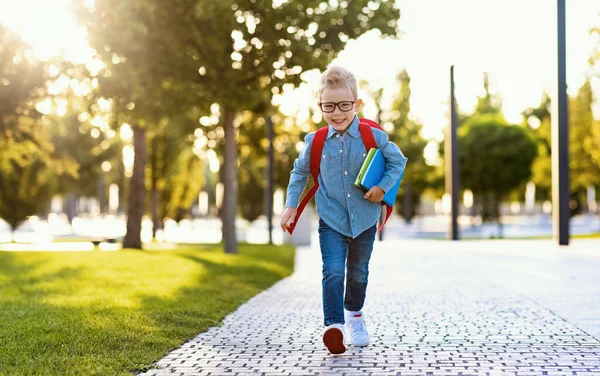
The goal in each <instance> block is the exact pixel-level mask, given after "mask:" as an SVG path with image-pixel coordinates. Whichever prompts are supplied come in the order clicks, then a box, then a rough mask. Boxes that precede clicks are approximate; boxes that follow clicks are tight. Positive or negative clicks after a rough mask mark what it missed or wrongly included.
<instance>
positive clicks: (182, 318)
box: [0, 244, 294, 375]
mask: <svg viewBox="0 0 600 376" xmlns="http://www.w3.org/2000/svg"><path fill="white" fill-rule="evenodd" d="M293 258H294V251H293V248H291V247H289V246H263V245H247V244H243V245H240V247H239V254H238V255H226V254H224V253H223V251H222V250H221V248H220V246H219V245H210V246H209V245H206V246H197V245H182V246H179V247H178V248H177V249H175V250H167V251H135V250H123V251H118V252H14V253H11V252H0V374H3V375H4V374H6V375H20V374H26V375H130V374H131V373H137V372H139V371H142V370H145V369H147V368H148V367H150V366H151V365H152V363H153V362H155V361H157V360H159V359H161V358H162V357H163V356H165V355H166V354H167V353H168V352H169V351H171V350H173V349H175V348H177V347H179V346H180V345H181V344H182V343H184V342H185V341H186V340H189V339H191V338H193V337H194V336H195V335H196V334H198V333H200V332H203V331H205V330H206V329H207V328H208V327H210V326H214V325H219V323H220V322H221V320H222V319H223V317H224V316H225V315H226V314H228V313H230V312H232V311H234V310H235V308H237V307H238V306H239V305H240V304H242V303H243V302H245V301H247V300H248V299H249V298H251V297H252V296H254V295H255V294H257V293H258V292H260V291H261V290H264V289H265V288H267V287H269V286H271V285H272V284H274V283H275V282H276V281H278V280H279V279H281V278H283V277H286V276H288V275H290V274H291V272H292V269H293Z"/></svg>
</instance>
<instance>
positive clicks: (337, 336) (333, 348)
mask: <svg viewBox="0 0 600 376" xmlns="http://www.w3.org/2000/svg"><path fill="white" fill-rule="evenodd" d="M323 343H324V344H325V347H327V350H329V352H330V353H332V354H343V353H344V352H346V333H345V331H344V325H342V324H332V325H329V326H327V327H326V328H325V332H324V333H323Z"/></svg>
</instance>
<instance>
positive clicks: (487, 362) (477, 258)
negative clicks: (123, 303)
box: [144, 240, 600, 376]
mask: <svg viewBox="0 0 600 376" xmlns="http://www.w3.org/2000/svg"><path fill="white" fill-rule="evenodd" d="M596 252H597V254H596ZM599 270H600V241H580V242H577V241H576V242H573V245H572V246H571V247H569V248H566V249H564V248H560V249H559V248H557V247H556V246H554V243H552V242H550V241H502V242H499V241H463V242H454V243H452V242H444V241H423V240H421V241H419V240H409V241H385V242H382V243H376V248H375V251H374V254H373V257H372V262H371V275H370V277H369V279H370V282H369V290H368V293H367V302H366V305H365V308H364V312H365V317H366V321H367V326H368V328H369V331H370V333H371V345H370V346H369V347H366V348H354V347H349V349H348V351H347V352H346V353H345V354H342V355H339V356H332V355H329V354H328V353H327V351H326V349H325V348H324V346H323V344H322V343H321V333H322V312H321V298H320V296H321V290H320V289H321V285H320V273H321V265H320V254H319V251H318V248H315V247H313V248H300V249H298V251H297V258H296V270H295V273H294V274H293V275H292V276H291V277H289V278H287V279H285V280H283V281H280V282H279V283H277V284H276V285H274V286H273V287H272V288H270V289H268V290H266V291H264V292H262V293H260V294H258V295H257V296H255V297H254V298H252V299H251V300H250V301H248V302H247V303H246V304H244V305H242V306H241V307H240V308H239V309H238V310H237V311H235V312H234V313H232V314H230V315H229V316H227V317H226V318H225V320H224V323H223V325H222V326H220V327H213V328H210V329H209V330H208V331H207V332H205V333H201V334H199V335H198V336H197V337H196V338H194V339H193V340H191V341H189V342H187V343H185V344H184V345H183V346H182V347H181V348H179V349H177V350H175V351H173V352H171V353H170V354H168V355H167V356H166V357H165V358H164V359H162V360H160V361H159V362H158V363H157V364H155V367H156V368H153V369H151V370H149V371H147V372H146V373H144V375H148V376H150V375H425V376H427V375H600V341H599V340H598V339H599V338H600V318H599V317H600V314H599V313H600V303H599V302H600V273H598V271H599Z"/></svg>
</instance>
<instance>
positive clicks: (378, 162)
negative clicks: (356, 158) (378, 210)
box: [354, 148, 404, 206]
mask: <svg viewBox="0 0 600 376" xmlns="http://www.w3.org/2000/svg"><path fill="white" fill-rule="evenodd" d="M384 173H385V157H384V156H383V153H382V152H381V150H379V149H375V148H371V149H369V152H368V153H367V156H366V157H365V160H364V162H363V164H362V166H361V167H360V170H359V171H358V175H357V176H356V180H355V181H354V185H355V186H356V187H358V188H360V189H361V190H362V191H364V192H367V191H368V190H369V189H371V188H372V187H373V186H374V185H377V184H379V182H380V181H381V178H382V177H383V174H384ZM403 177H404V171H402V174H400V178H399V179H398V181H397V182H396V184H394V186H393V187H392V188H391V189H390V190H389V191H387V192H386V193H385V195H384V196H383V202H384V203H386V204H388V205H390V206H394V202H395V201H396V196H397V195H398V189H400V183H401V182H402V178H403Z"/></svg>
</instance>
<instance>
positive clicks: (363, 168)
mask: <svg viewBox="0 0 600 376" xmlns="http://www.w3.org/2000/svg"><path fill="white" fill-rule="evenodd" d="M376 151H377V149H375V148H371V149H369V152H368V153H367V156H366V157H365V160H364V162H363V164H362V166H360V170H359V171H358V175H357V176H356V180H355V181H354V185H355V186H356V187H358V188H360V189H361V190H363V191H364V192H367V191H368V190H367V189H365V187H364V186H363V185H362V181H363V177H364V176H365V173H366V172H367V170H368V169H369V166H370V165H371V159H373V156H374V155H375V152H376Z"/></svg>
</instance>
